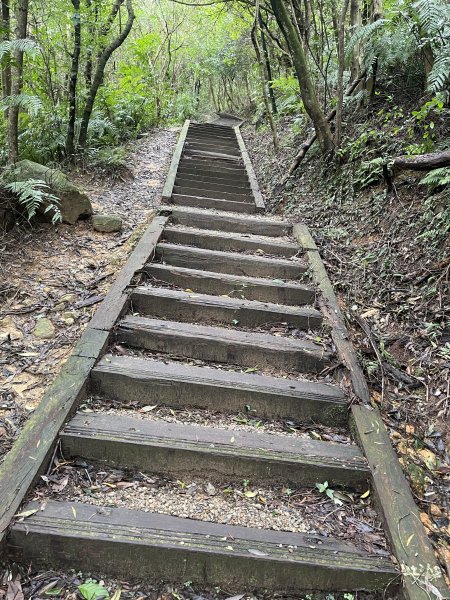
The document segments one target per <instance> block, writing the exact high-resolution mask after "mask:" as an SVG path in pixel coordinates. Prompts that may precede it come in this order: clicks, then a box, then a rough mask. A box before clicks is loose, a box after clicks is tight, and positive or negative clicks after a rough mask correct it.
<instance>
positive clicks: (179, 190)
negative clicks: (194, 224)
mask: <svg viewBox="0 0 450 600" xmlns="http://www.w3.org/2000/svg"><path fill="white" fill-rule="evenodd" d="M173 193H174V194H179V195H182V196H200V197H201V198H216V199H218V200H232V201H234V202H249V203H253V196H252V194H251V193H250V192H249V193H248V194H246V193H243V194H239V193H236V192H223V191H222V190H212V189H210V188H207V187H202V186H199V187H188V186H186V185H177V184H176V185H174V187H173Z"/></svg>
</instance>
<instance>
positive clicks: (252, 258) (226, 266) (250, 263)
mask: <svg viewBox="0 0 450 600" xmlns="http://www.w3.org/2000/svg"><path fill="white" fill-rule="evenodd" d="M156 258H157V259H159V260H161V261H164V262H165V263H168V264H170V265H174V266H176V267H187V268H191V269H204V270H208V271H214V272H215V273H228V274H229V275H245V276H248V277H270V278H278V277H279V278H281V279H292V280H295V279H299V278H301V277H302V275H303V274H304V273H305V272H306V271H307V266H306V264H305V263H303V262H301V261H300V260H297V259H295V260H286V259H282V258H262V257H261V256H257V255H253V254H242V253H239V252H220V251H217V252H216V251H214V250H204V249H203V248H194V247H192V246H181V245H175V244H166V243H159V244H158V245H157V246H156Z"/></svg>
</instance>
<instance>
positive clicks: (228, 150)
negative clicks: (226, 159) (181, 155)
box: [184, 140, 240, 156]
mask: <svg viewBox="0 0 450 600" xmlns="http://www.w3.org/2000/svg"><path fill="white" fill-rule="evenodd" d="M217 148H220V153H223V154H226V155H227V156H229V155H232V156H239V155H240V151H239V147H238V146H236V147H235V146H234V145H232V144H222V143H220V144H217V143H215V144H207V143H206V142H196V141H194V140H186V142H185V145H184V149H185V151H186V152H191V151H199V152H201V153H203V152H208V154H209V153H210V152H211V153H213V154H216V153H217Z"/></svg>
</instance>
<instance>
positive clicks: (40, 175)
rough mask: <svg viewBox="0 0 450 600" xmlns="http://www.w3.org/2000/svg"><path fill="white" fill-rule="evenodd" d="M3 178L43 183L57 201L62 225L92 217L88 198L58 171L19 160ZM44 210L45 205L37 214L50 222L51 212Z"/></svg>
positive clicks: (29, 161)
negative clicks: (33, 180)
mask: <svg viewBox="0 0 450 600" xmlns="http://www.w3.org/2000/svg"><path fill="white" fill-rule="evenodd" d="M5 178H7V179H8V180H10V181H27V180H28V179H36V180H41V181H45V183H46V184H47V185H48V187H49V190H48V191H49V193H50V194H53V195H54V196H56V197H57V198H58V199H59V202H60V210H61V216H62V220H63V222H64V223H69V224H70V225H73V224H74V223H76V221H77V220H78V219H79V218H81V217H89V216H90V215H92V205H91V201H90V200H89V198H88V197H87V196H86V194H84V193H83V192H81V191H80V190H79V189H78V188H77V187H76V186H75V185H73V183H71V182H70V181H69V179H68V177H67V175H65V174H64V173H63V172H62V171H59V170H58V169H50V168H49V167H46V166H45V165H40V164H39V163H35V162H32V161H31V160H21V161H19V162H18V163H16V164H15V165H14V166H13V167H11V170H10V172H9V173H7V174H6V175H5ZM46 208H47V205H43V206H42V207H41V208H40V209H39V210H38V212H39V214H41V215H42V216H43V218H44V219H45V220H47V221H51V218H52V216H53V215H52V211H48V212H47V213H46V212H45V209H46Z"/></svg>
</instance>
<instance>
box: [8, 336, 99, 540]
mask: <svg viewBox="0 0 450 600" xmlns="http://www.w3.org/2000/svg"><path fill="white" fill-rule="evenodd" d="M108 337H109V333H108V332H104V331H96V330H93V329H90V328H88V329H87V330H86V331H85V333H84V334H83V335H82V337H81V339H80V341H79V342H78V344H77V345H76V346H75V348H74V351H73V353H72V355H71V356H70V358H69V359H68V360H67V362H66V363H65V364H64V366H63V368H62V369H61V371H60V373H59V374H58V375H57V377H56V379H55V380H54V382H53V383H52V385H51V386H50V387H49V388H48V390H47V391H46V393H45V394H44V397H43V398H42V400H41V402H40V404H39V406H38V407H37V408H36V410H35V411H34V413H33V415H32V416H31V417H30V418H29V420H28V421H27V422H26V424H25V426H24V428H23V430H22V432H21V433H20V435H19V437H18V438H17V440H16V441H15V442H14V445H13V447H12V448H11V450H10V451H9V452H8V454H7V455H6V457H5V459H4V461H3V462H2V464H1V465H0V542H1V541H2V540H3V538H4V536H5V534H6V533H7V530H8V527H9V524H10V522H11V520H12V518H13V516H14V515H15V514H16V512H17V510H18V508H19V506H20V505H21V504H22V502H23V501H24V498H25V496H26V494H27V493H28V490H29V489H30V488H31V486H32V485H33V483H34V482H35V481H36V479H37V478H38V477H39V475H40V474H41V473H42V472H43V471H44V470H45V469H46V467H47V463H48V461H49V459H50V457H51V454H52V451H53V448H54V444H55V443H56V437H57V434H58V431H59V430H60V428H61V427H62V425H63V424H64V422H65V421H66V420H67V419H68V418H69V417H70V416H71V414H73V412H74V410H75V409H76V406H77V404H78V403H79V402H80V401H82V400H84V399H85V398H86V388H87V381H88V375H89V372H90V370H91V368H92V367H93V365H94V364H95V362H96V360H97V358H98V357H99V356H100V355H101V353H102V352H103V350H104V348H105V345H106V343H107V340H108Z"/></svg>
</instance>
